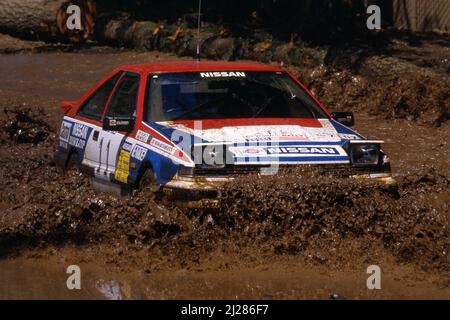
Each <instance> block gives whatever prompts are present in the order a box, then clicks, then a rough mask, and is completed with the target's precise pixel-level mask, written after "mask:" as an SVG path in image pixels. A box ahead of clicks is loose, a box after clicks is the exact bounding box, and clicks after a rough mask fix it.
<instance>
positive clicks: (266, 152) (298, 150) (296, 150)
mask: <svg viewBox="0 0 450 320" xmlns="http://www.w3.org/2000/svg"><path fill="white" fill-rule="evenodd" d="M229 149H230V151H231V152H232V153H233V154H234V155H235V156H237V157H255V156H290V155H293V156H299V157H301V156H345V155H346V153H345V151H343V150H342V148H341V147H339V146H286V147H282V146H256V147H230V148H229Z"/></svg>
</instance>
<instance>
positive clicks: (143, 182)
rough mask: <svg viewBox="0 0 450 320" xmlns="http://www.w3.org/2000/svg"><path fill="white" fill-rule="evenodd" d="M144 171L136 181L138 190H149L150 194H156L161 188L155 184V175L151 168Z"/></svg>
mask: <svg viewBox="0 0 450 320" xmlns="http://www.w3.org/2000/svg"><path fill="white" fill-rule="evenodd" d="M144 170H145V171H144V173H143V174H142V175H141V177H140V178H139V181H138V185H137V187H138V189H139V190H143V189H150V190H151V191H152V192H155V193H156V192H158V191H159V190H160V189H161V186H159V185H157V184H155V178H156V176H155V173H154V172H153V170H152V169H151V168H147V169H144Z"/></svg>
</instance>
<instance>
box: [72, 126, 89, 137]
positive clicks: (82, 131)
mask: <svg viewBox="0 0 450 320" xmlns="http://www.w3.org/2000/svg"><path fill="white" fill-rule="evenodd" d="M87 134H88V127H87V126H85V125H83V124H80V123H75V124H74V126H73V130H72V135H73V136H75V137H77V138H80V139H83V140H86V138H87Z"/></svg>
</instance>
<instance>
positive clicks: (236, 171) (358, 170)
mask: <svg viewBox="0 0 450 320" xmlns="http://www.w3.org/2000/svg"><path fill="white" fill-rule="evenodd" d="M301 166H302V165H282V166H280V170H289V169H293V168H298V167H301ZM303 167H305V168H311V169H312V170H317V172H319V173H322V174H330V175H336V176H343V177H345V176H350V175H355V174H369V173H381V172H390V168H389V165H380V166H371V167H355V166H352V165H350V164H344V165H333V164H330V165H323V164H321V165H303ZM262 168H270V166H269V165H226V166H225V167H224V168H199V167H197V168H195V169H194V176H197V177H208V176H209V177H211V176H217V177H220V176H233V175H247V174H252V173H259V172H260V170H261V169H262Z"/></svg>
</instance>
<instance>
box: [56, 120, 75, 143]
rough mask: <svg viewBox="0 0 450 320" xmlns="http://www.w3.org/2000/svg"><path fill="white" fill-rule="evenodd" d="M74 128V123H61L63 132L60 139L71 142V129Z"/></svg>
mask: <svg viewBox="0 0 450 320" xmlns="http://www.w3.org/2000/svg"><path fill="white" fill-rule="evenodd" d="M71 129H72V123H70V122H66V121H63V122H62V124H61V132H60V134H59V139H60V140H61V141H64V142H69V136H70V130H71Z"/></svg>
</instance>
